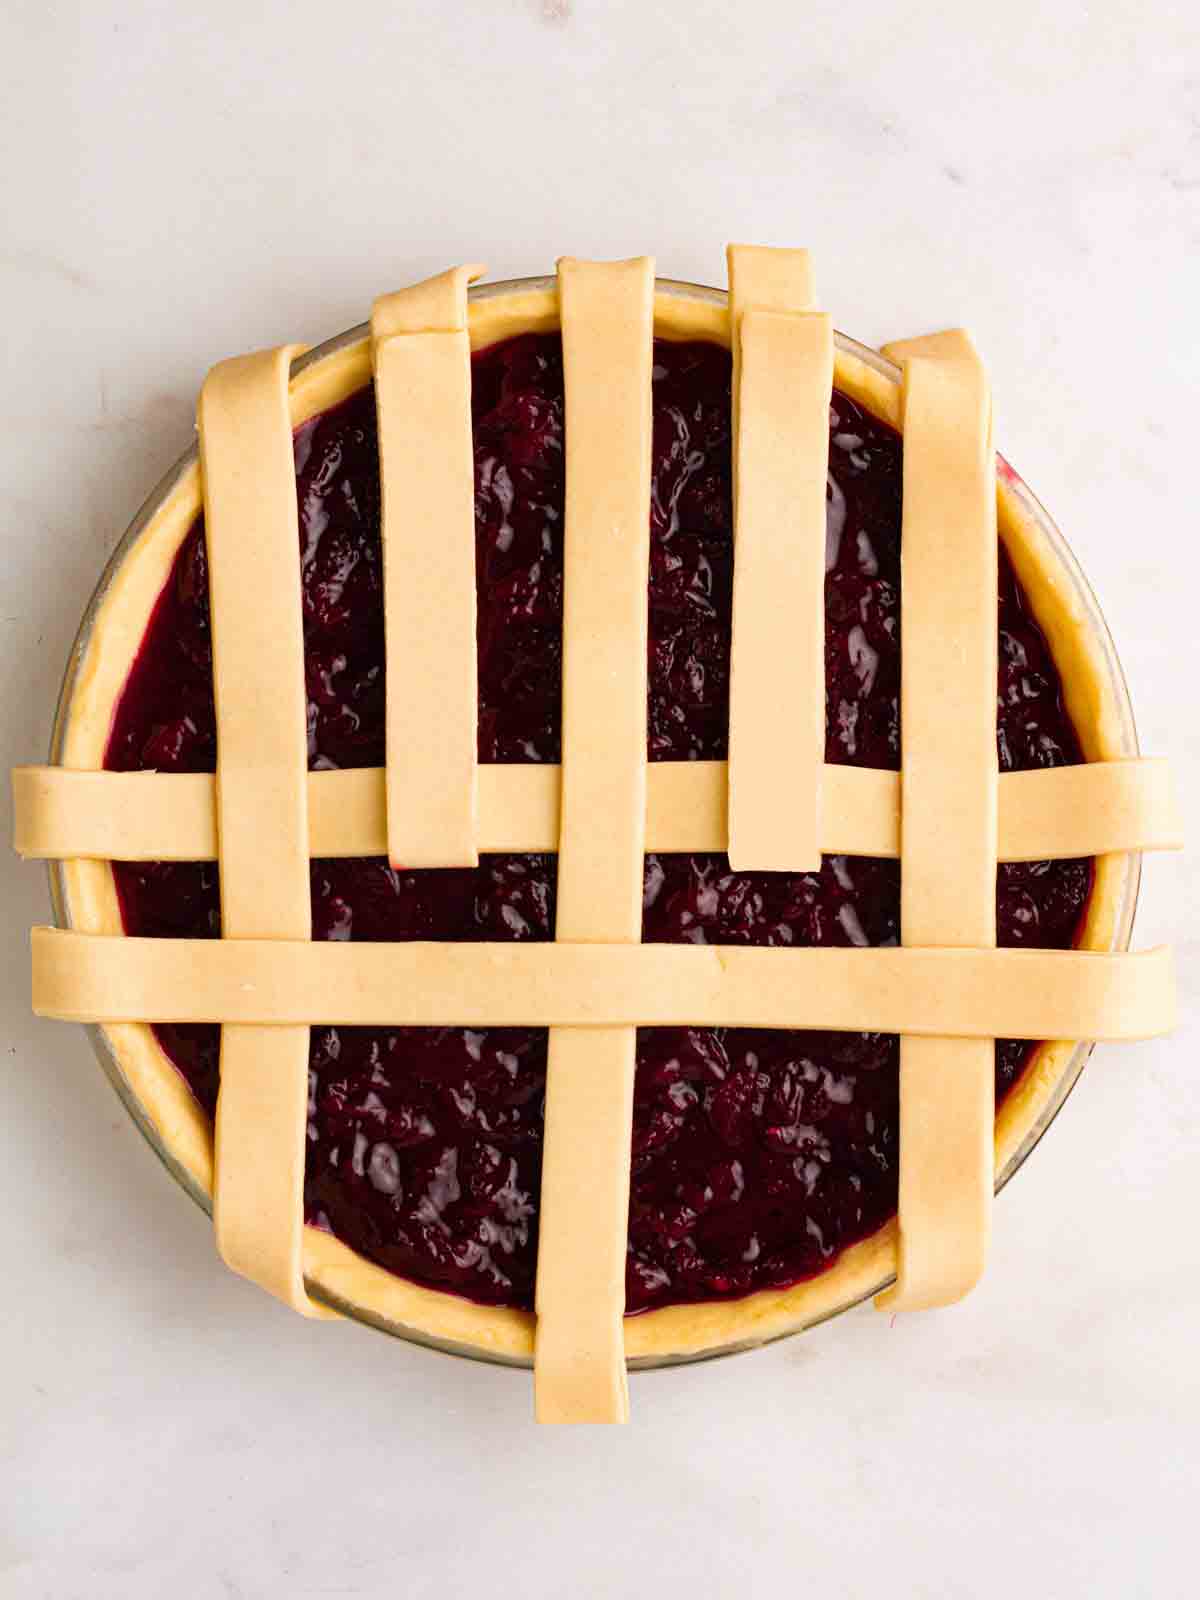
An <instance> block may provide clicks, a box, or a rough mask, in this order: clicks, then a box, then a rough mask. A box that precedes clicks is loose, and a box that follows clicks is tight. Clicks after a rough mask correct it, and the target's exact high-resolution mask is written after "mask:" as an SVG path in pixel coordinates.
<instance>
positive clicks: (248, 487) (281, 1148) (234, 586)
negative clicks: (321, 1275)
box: [199, 346, 331, 1316]
mask: <svg viewBox="0 0 1200 1600" xmlns="http://www.w3.org/2000/svg"><path fill="white" fill-rule="evenodd" d="M299 348H300V347H299V346H284V347H283V348H282V349H279V350H271V351H267V352H265V353H264V354H261V355H252V356H241V357H238V358H236V359H235V360H232V361H225V362H222V363H221V365H220V366H218V367H215V368H214V369H213V371H212V372H211V373H210V374H209V376H208V378H207V379H206V381H205V384H204V387H203V389H202V391H201V394H200V406H199V429H200V461H201V474H202V478H203V484H204V528H205V539H206V541H207V545H208V581H209V593H210V597H211V598H210V604H211V614H212V652H213V691H214V696H215V701H216V715H217V771H216V780H215V783H216V817H217V842H218V848H219V854H218V862H219V868H220V879H221V932H222V936H223V939H224V940H225V941H227V942H228V943H229V944H231V945H233V944H236V942H237V941H239V940H248V939H277V940H285V939H288V940H292V939H310V938H311V936H312V912H311V905H310V900H309V882H308V774H307V765H308V763H307V748H308V747H307V741H306V719H307V701H306V697H305V689H304V638H303V634H302V631H301V608H300V567H299V562H298V560H297V552H298V551H299V548H300V531H299V524H298V519H297V511H296V478H295V466H294V462H293V457H292V426H291V417H290V414H289V410H288V374H289V369H290V365H291V359H292V357H293V355H295V354H297V353H298V351H299ZM267 818H269V819H270V822H269V825H268V826H264V820H265V819H267ZM307 1107H308V1028H307V1027H304V1026H298V1025H291V1026H286V1027H272V1028H261V1027H257V1026H247V1025H239V1024H236V1023H231V1022H226V1023H225V1025H224V1026H223V1028H222V1030H221V1087H220V1092H219V1094H218V1097H217V1115H216V1130H215V1172H216V1180H215V1185H214V1192H213V1223H214V1227H215V1229H216V1237H217V1247H218V1249H219V1250H220V1252H221V1255H222V1256H223V1257H224V1259H225V1261H226V1262H227V1263H228V1264H229V1266H231V1267H232V1268H233V1269H234V1271H235V1272H240V1273H241V1274H243V1276H245V1277H248V1278H252V1279H253V1280H254V1281H255V1282H257V1283H259V1284H261V1285H262V1287H263V1288H264V1289H268V1290H269V1291H270V1292H271V1293H272V1294H274V1295H277V1296H278V1297H279V1298H280V1299H281V1300H284V1301H286V1302H287V1303H288V1304H289V1305H291V1306H292V1307H294V1309H295V1310H297V1311H300V1312H302V1313H303V1314H304V1315H305V1316H327V1315H330V1314H331V1313H329V1312H327V1311H325V1310H324V1308H323V1307H321V1306H318V1305H317V1304H316V1303H315V1302H313V1301H312V1300H310V1299H309V1297H308V1293H307V1291H306V1289H305V1287H304V1272H303V1237H304V1222H303V1216H304V1212H303V1195H304V1155H305V1148H306V1128H307Z"/></svg>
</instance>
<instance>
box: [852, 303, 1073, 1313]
mask: <svg viewBox="0 0 1200 1600" xmlns="http://www.w3.org/2000/svg"><path fill="white" fill-rule="evenodd" d="M888 354H889V355H890V356H891V357H892V359H894V360H896V361H897V362H900V363H902V364H903V368H904V379H903V389H902V402H901V403H902V406H903V410H904V484H903V508H902V526H901V543H900V586H901V614H900V638H901V659H902V662H903V670H902V672H901V678H900V743H901V768H902V770H901V780H900V786H901V829H900V937H901V942H902V944H903V945H905V946H916V947H920V946H936V947H938V948H939V949H940V950H943V951H945V950H948V949H951V948H955V947H965V948H972V949H975V948H980V947H990V946H994V945H995V942H996V850H997V832H998V830H997V811H998V805H997V779H998V776H999V767H998V760H997V755H996V678H997V671H998V661H997V654H998V634H997V621H996V591H997V585H998V582H999V575H998V570H997V567H998V558H999V536H998V533H997V528H996V454H995V448H994V446H993V444H992V402H991V393H990V390H989V387H988V382H987V376H986V374H985V373H984V370H983V364H982V362H981V361H980V359H979V357H978V355H977V353H976V351H975V349H974V347H973V345H972V344H971V341H970V339H969V338H968V337H967V335H966V334H964V333H961V332H951V333H948V334H940V335H935V336H934V338H933V340H931V341H923V340H914V341H911V342H910V343H907V344H905V345H902V346H893V347H891V348H890V349H889V351H888ZM936 1014H937V1013H936V1010H935V1011H934V1012H931V1013H930V1017H931V1019H932V1018H935V1017H936ZM946 1032H947V1034H949V1033H950V1032H952V1030H949V1029H947V1030H946ZM1054 1037H1058V1035H1054ZM994 1082H995V1053H994V1049H993V1045H992V1042H991V1040H989V1039H987V1038H976V1039H971V1040H965V1039H961V1038H951V1037H941V1038H914V1037H911V1036H910V1037H904V1036H902V1037H901V1040H900V1181H899V1197H898V1206H897V1212H898V1218H899V1229H900V1238H899V1254H898V1262H897V1272H896V1282H895V1285H894V1286H893V1287H892V1288H890V1289H888V1290H886V1291H885V1292H884V1293H883V1294H881V1295H880V1296H879V1297H878V1299H877V1301H876V1304H877V1305H878V1306H879V1308H880V1309H881V1310H895V1311H918V1310H925V1309H928V1308H929V1307H932V1306H942V1305H950V1304H952V1303H953V1302H954V1301H955V1300H959V1299H961V1298H962V1296H963V1295H964V1294H966V1293H967V1292H968V1290H970V1289H971V1288H972V1287H973V1286H974V1285H975V1283H976V1282H977V1281H978V1279H979V1277H980V1275H981V1273H982V1272H983V1268H984V1263H985V1260H986V1256H987V1247H988V1241H989V1237H990V1233H991V1219H992V1200H993V1195H994V1191H995V1181H994V1179H995V1174H994V1155H993V1144H994V1138H995V1116H996V1111H995V1092H994Z"/></svg>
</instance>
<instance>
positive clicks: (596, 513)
mask: <svg viewBox="0 0 1200 1600" xmlns="http://www.w3.org/2000/svg"><path fill="white" fill-rule="evenodd" d="M480 270H481V269H477V268H458V269H455V270H454V271H452V272H449V273H446V274H444V275H442V276H441V277H440V278H437V279H433V280H430V281H429V282H427V283H424V284H420V285H417V286H415V287H414V288H413V289H410V290H405V291H402V292H400V293H399V294H396V295H391V296H388V297H386V298H384V299H383V300H381V301H379V302H377V304H376V307H375V312H374V316H373V319H372V324H371V327H370V330H369V331H367V332H363V331H360V332H358V333H357V334H356V335H351V336H348V337H346V338H344V339H342V340H339V341H334V343H333V344H332V345H330V346H328V347H323V349H322V350H321V351H318V352H316V353H315V355H314V356H310V357H307V358H303V359H300V352H299V351H298V350H296V349H294V348H285V349H283V350H280V351H273V352H268V353H265V354H261V355H257V356H252V357H245V358H241V359H239V360H237V361H233V362H226V363H223V364H222V365H221V366H219V367H218V368H216V369H215V370H214V372H213V373H212V374H210V376H209V379H208V380H207V382H206V384H205V387H204V391H203V393H202V396H201V402H200V411H199V421H200V450H199V459H198V460H197V459H196V458H195V457H192V458H188V459H187V460H186V461H185V462H184V463H183V464H182V466H181V468H180V469H179V470H178V471H177V472H176V474H174V475H173V477H172V479H171V480H170V481H169V483H168V484H167V485H165V486H164V487H163V488H162V489H161V490H160V491H159V492H158V493H157V494H156V496H155V497H154V498H153V500H152V502H151V505H150V507H149V509H148V511H147V513H146V514H145V515H144V516H143V518H142V519H140V521H139V523H138V524H135V528H134V529H133V530H131V535H130V536H129V537H128V538H127V540H126V542H125V544H124V545H123V546H122V549H121V551H120V552H119V553H118V561H117V563H116V565H115V567H114V570H113V571H112V573H111V575H110V577H109V579H108V581H107V582H106V584H104V585H102V589H101V591H100V594H99V595H98V598H97V602H96V604H95V608H94V614H93V615H92V616H91V617H90V618H89V621H88V623H87V625H86V628H85V635H84V639H83V643H82V647H81V651H80V655H79V659H78V660H77V662H76V663H75V665H74V668H73V671H72V673H71V674H70V675H69V677H68V683H67V686H66V690H65V694H64V702H63V706H62V708H61V712H62V715H61V717H60V737H59V740H58V742H57V747H56V752H55V755H56V764H55V765H54V766H52V767H46V768H27V769H21V770H20V771H19V772H18V773H17V774H16V778H15V787H16V801H17V843H18V848H19V849H21V850H22V851H23V853H25V854H27V855H33V856H42V857H47V858H52V859H56V860H61V861H62V863H63V865H62V867H61V869H60V876H59V880H58V881H59V887H60V896H59V910H60V918H59V920H60V923H61V924H62V925H61V926H60V927H59V928H57V929H55V930H48V929H46V930H37V931H36V932H35V943H34V988H35V1004H36V1005H37V1007H38V1009H39V1010H41V1011H43V1012H44V1013H46V1014H49V1015H55V1016H62V1017H69V1018H73V1019H76V1020H83V1021H88V1022H92V1023H97V1024H99V1025H100V1026H101V1028H102V1029H103V1043H104V1047H105V1049H106V1051H107V1052H108V1054H109V1057H110V1060H111V1063H112V1065H113V1068H114V1071H115V1073H116V1075H117V1077H118V1080H119V1085H120V1087H121V1088H122V1090H123V1093H124V1094H125V1097H126V1099H127V1101H128V1102H129V1103H130V1104H131V1106H132V1107H133V1109H134V1110H135V1113H136V1114H137V1115H138V1117H139V1119H140V1120H141V1121H142V1123H143V1126H145V1127H146V1128H147V1129H148V1131H149V1132H150V1134H151V1137H152V1138H153V1140H154V1142H155V1143H156V1145H157V1146H158V1147H159V1148H160V1150H161V1151H162V1152H163V1153H164V1155H165V1156H166V1157H167V1159H168V1161H169V1163H170V1164H171V1165H172V1167H173V1168H174V1170H175V1171H176V1172H177V1174H178V1175H180V1176H181V1177H182V1178H183V1179H184V1181H185V1182H187V1183H188V1184H189V1185H190V1186H191V1187H192V1188H193V1189H194V1190H195V1191H197V1192H198V1193H199V1194H201V1195H202V1196H207V1195H209V1194H212V1196H213V1199H214V1211H215V1219H216V1229H217V1236H218V1242H219V1245H220V1248H221V1251H222V1254H223V1255H224V1256H225V1258H226V1260H228V1261H229V1262H230V1264H231V1265H233V1266H234V1267H235V1268H236V1269H237V1270H239V1271H241V1272H243V1273H245V1274H246V1275H247V1276H249V1277H251V1278H254V1279H255V1280H256V1281H258V1282H260V1283H262V1284H263V1285H264V1286H265V1287H267V1288H268V1289H270V1290H271V1291H272V1292H274V1293H276V1294H278V1295H279V1296H280V1297H281V1298H283V1299H285V1300H287V1301H288V1302H289V1303H291V1304H293V1305H294V1306H296V1308H297V1309H299V1310H302V1311H304V1312H306V1313H310V1314H320V1313H323V1312H325V1311H327V1310H329V1309H332V1310H334V1311H343V1312H350V1313H352V1314H354V1315H358V1316H361V1317H363V1318H365V1319H367V1320H370V1321H374V1322H376V1323H378V1324H379V1325H382V1326H385V1327H388V1328H390V1329H392V1330H394V1331H403V1332H405V1333H408V1334H409V1335H411V1336H415V1337H418V1338H425V1339H428V1340H432V1341H435V1342H438V1343H440V1344H442V1345H444V1346H446V1347H448V1348H454V1349H458V1350H463V1351H466V1352H469V1353H476V1354H487V1355H490V1356H493V1357H495V1358H497V1359H502V1360H527V1359H528V1358H529V1356H530V1355H531V1354H533V1355H535V1358H536V1359H535V1366H536V1373H537V1384H536V1388H537V1405H538V1413H539V1415H540V1416H542V1417H544V1418H546V1419H548V1420H618V1419H620V1418H622V1417H623V1416H624V1415H625V1414H626V1409H627V1401H626V1397H625V1370H626V1360H627V1358H628V1360H629V1361H632V1362H639V1361H647V1362H648V1361H654V1360H657V1359H661V1358H664V1357H678V1358H686V1357H693V1356H698V1355H703V1354H706V1353H710V1352H712V1351H714V1350H718V1349H726V1348H730V1347H734V1346H737V1345H744V1344H753V1343H758V1342H761V1341H762V1340H764V1339H768V1338H771V1337H774V1336H777V1335H779V1334H781V1333H785V1332H789V1331H792V1330H794V1329H796V1328H799V1327H803V1326H807V1325H810V1324H811V1323H812V1322H814V1321H816V1320H819V1319H820V1318H821V1317H823V1316H826V1315H829V1314H830V1313H831V1312H833V1311H835V1310H838V1309H841V1308H843V1307H844V1306H846V1305H848V1304H851V1303H853V1302H854V1301H855V1300H857V1299H861V1298H862V1297H863V1296H865V1295H867V1294H869V1293H872V1292H878V1291H880V1290H881V1289H883V1291H884V1292H883V1293H882V1294H881V1297H880V1298H881V1303H886V1304H888V1305H890V1306H892V1307H894V1308H895V1309H898V1310H904V1309H916V1308H919V1307H922V1306H927V1305H937V1304H945V1303H948V1302H950V1301H952V1300H954V1299H956V1298H958V1297H959V1296H960V1295H961V1294H962V1293H964V1292H965V1291H966V1290H967V1289H969V1287H970V1286H971V1284H972V1283H973V1282H974V1281H975V1279H976V1277H977V1276H978V1273H979V1271H980V1269H981V1267H982V1262H983V1257H984V1252H985V1249H986V1240H987V1232H988V1226H989V1217H990V1205H991V1198H992V1193H993V1188H994V1183H995V1180H996V1178H997V1176H1000V1177H1003V1176H1004V1175H1006V1174H1007V1172H1008V1171H1009V1170H1011V1168H1012V1166H1013V1165H1014V1163H1015V1162H1016V1161H1017V1160H1018V1159H1019V1158H1020V1156H1021V1155H1023V1154H1024V1152H1025V1151H1026V1150H1027V1149H1028V1148H1029V1147H1030V1145H1031V1144H1032V1142H1033V1141H1034V1140H1035V1139H1036V1137H1037V1135H1038V1133H1039V1132H1040V1131H1041V1129H1042V1127H1044V1125H1045V1123H1046V1121H1048V1120H1049V1116H1050V1115H1052V1114H1053V1111H1054V1110H1055V1109H1056V1108H1057V1105H1058V1104H1059V1103H1060V1101H1061V1099H1062V1097H1063V1095H1064V1094H1065V1092H1066V1090H1067V1088H1069V1086H1070V1082H1071V1081H1073V1078H1074V1075H1075V1074H1076V1073H1077V1071H1078V1068H1079V1065H1080V1063H1081V1061H1082V1059H1083V1052H1082V1051H1081V1049H1080V1048H1078V1047H1076V1046H1073V1045H1071V1044H1068V1043H1062V1042H1059V1043H1042V1042H1038V1041H1039V1040H1044V1039H1051V1040H1063V1039H1075V1038H1083V1039H1092V1038H1102V1037H1107V1038H1130V1037H1137V1036H1142V1035H1145V1034H1150V1033H1155V1032H1160V1031H1163V1030H1164V1029H1166V1028H1167V1027H1168V1026H1169V1025H1170V1020H1171V1008H1172V993H1171V983H1172V979H1171V969H1170V964H1169V958H1168V955H1167V953H1166V952H1165V951H1150V952H1147V953H1145V954H1141V955H1137V956H1134V955H1130V954H1128V953H1127V952H1126V951H1125V949H1124V945H1125V943H1126V942H1127V938H1128V919H1129V915H1130V912H1131V907H1132V894H1133V889H1134V888H1135V886H1136V858H1135V856H1134V855H1132V854H1131V852H1136V851H1140V850H1142V849H1146V848H1163V847H1169V846H1172V845H1174V844H1176V843H1177V842H1178V824H1177V821H1176V818H1175V814H1174V809H1173V805H1172V798H1171V794H1170V789H1169V784H1168V781H1167V775H1166V771H1165V768H1164V767H1163V766H1162V764H1161V763H1158V762H1150V761H1143V760H1140V759H1138V758H1137V757H1136V747H1135V746H1133V745H1132V743H1131V735H1130V733H1129V731H1128V726H1127V724H1126V723H1125V722H1124V721H1123V719H1122V710H1121V708H1122V702H1121V693H1122V691H1121V689H1120V687H1119V683H1118V681H1117V679H1116V677H1115V676H1114V672H1113V663H1112V659H1111V657H1110V655H1109V654H1108V653H1106V635H1104V633H1103V627H1102V624H1100V623H1099V621H1098V618H1097V617H1096V616H1095V615H1093V614H1092V613H1091V612H1090V611H1089V610H1088V608H1087V605H1086V604H1085V601H1084V600H1083V599H1082V598H1081V596H1084V595H1085V594H1086V591H1085V590H1084V589H1083V588H1082V586H1081V583H1080V582H1079V580H1078V577H1077V574H1075V573H1074V570H1073V568H1072V566H1071V565H1070V562H1069V557H1067V556H1066V554H1065V551H1064V549H1063V548H1062V547H1061V544H1060V542H1056V541H1055V540H1053V539H1051V538H1050V537H1049V536H1048V534H1047V522H1046V519H1045V518H1044V516H1042V515H1041V514H1040V513H1039V509H1038V508H1037V507H1036V504H1035V502H1033V501H1032V498H1031V497H1030V496H1029V495H1028V491H1026V490H1025V489H1024V486H1023V485H1022V484H1021V483H1020V480H1019V479H1017V478H1016V476H1015V474H1013V473H1012V472H1011V470H1010V469H1009V468H1008V467H1007V465H1006V464H1005V463H1003V461H1001V462H1000V463H999V482H998V484H997V480H996V462H997V458H996V457H995V455H994V452H993V448H992V443H991V402H990V395H989V391H988V386H987V381H986V377H985V375H984V372H983V369H982V366H981V364H980V362H979V359H978V357H977V355H976V353H975V351H974V348H973V346H972V345H971V343H970V340H969V339H968V338H967V337H966V336H965V335H964V334H961V333H948V334H940V335H934V336H932V337H929V338H926V339H919V340H915V341H910V342H907V343H904V344H900V345H895V346H890V347H887V348H886V349H885V352H884V355H885V357H890V359H891V361H892V362H894V363H895V364H896V365H895V366H894V367H893V366H890V365H889V363H888V360H887V359H879V358H876V357H873V356H872V355H871V354H870V353H869V352H866V351H862V350H861V349H860V348H859V347H855V346H853V345H852V344H851V342H850V341H848V340H843V339H841V338H840V336H837V337H835V335H834V333H833V330H832V327H831V324H830V322H829V319H828V318H827V317H826V316H824V315H823V314H821V313H818V312H815V311H813V310H812V309H811V299H812V295H811V285H810V280H809V265H808V259H807V256H806V255H805V254H804V252H801V251H768V250H760V249H757V248H752V247H737V246H735V247H732V248H731V251H730V294H729V298H728V301H727V300H726V297H725V296H724V295H718V294H717V293H715V292H714V291H701V290H691V289H688V288H687V287H686V286H679V285H671V284H665V283H659V284H657V285H656V282H655V279H654V275H653V264H652V262H651V261H650V260H648V259H645V258H643V259H639V260H636V261H631V262H620V263H605V264H601V263H589V262H578V261H563V262H562V263H560V266H559V274H558V280H557V283H553V282H550V283H541V284H535V285H532V286H531V285H529V284H522V283H518V284H513V285H500V286H495V287H491V288H484V289H481V290H475V291H472V292H471V293H470V295H468V283H469V282H470V281H471V280H473V279H474V278H475V277H476V276H478V273H479V271H480ZM731 328H732V329H733V332H734V337H733V338H732V340H731ZM731 343H732V345H733V346H734V350H733V353H732V355H731V348H730V347H731ZM997 519H998V529H999V539H997ZM902 534H903V541H902V537H901V536H902ZM735 536H736V549H737V563H736V566H735V563H734V559H733V558H734V549H735ZM297 551H298V552H299V559H298V560H297ZM647 596H648V601H647ZM902 601H903V605H902ZM902 660H903V676H902V674H901V666H902ZM214 684H215V692H214ZM214 774H215V776H214ZM222 935H223V937H222ZM214 1122H215V1129H216V1140H215V1157H214V1140H213V1127H214ZM902 1149H903V1161H902V1160H901V1150H902ZM897 1208H899V1216H898V1219H897ZM897 1274H898V1276H897ZM894 1276H895V1277H896V1282H895V1284H894V1286H892V1287H890V1288H888V1287H887V1285H888V1282H889V1280H890V1279H892V1278H893V1277H894Z"/></svg>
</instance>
